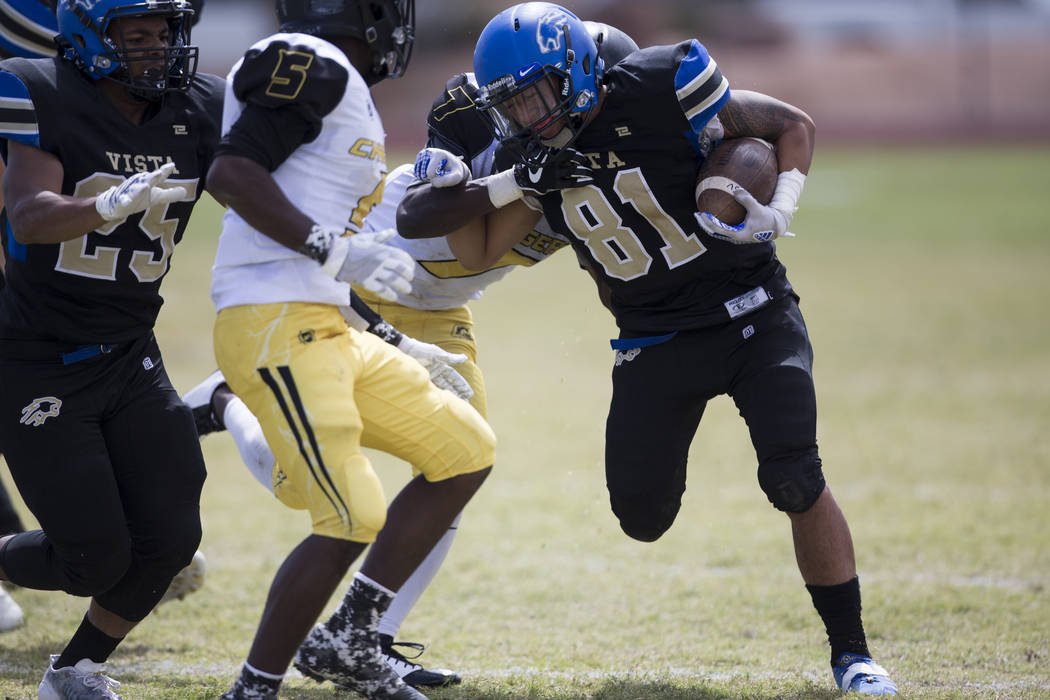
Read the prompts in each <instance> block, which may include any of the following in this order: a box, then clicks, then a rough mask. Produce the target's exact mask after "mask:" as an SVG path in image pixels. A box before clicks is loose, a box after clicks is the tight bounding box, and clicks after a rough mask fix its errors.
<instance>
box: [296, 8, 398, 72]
mask: <svg viewBox="0 0 1050 700" xmlns="http://www.w3.org/2000/svg"><path fill="white" fill-rule="evenodd" d="M277 21H278V23H279V24H280V25H281V31H282V32H300V33H303V34H312V35H314V36H319V37H332V38H335V37H351V38H354V39H360V40H361V41H363V42H365V43H366V44H368V48H369V49H371V51H372V66H371V68H370V69H369V70H368V72H367V73H365V74H364V75H363V76H362V77H363V78H364V79H365V82H366V83H368V84H369V85H375V84H376V83H378V82H379V81H381V80H385V79H386V78H400V77H401V76H402V75H404V73H405V70H406V69H407V68H408V61H409V59H410V58H411V57H412V44H413V42H414V41H415V25H416V3H415V0H277Z"/></svg>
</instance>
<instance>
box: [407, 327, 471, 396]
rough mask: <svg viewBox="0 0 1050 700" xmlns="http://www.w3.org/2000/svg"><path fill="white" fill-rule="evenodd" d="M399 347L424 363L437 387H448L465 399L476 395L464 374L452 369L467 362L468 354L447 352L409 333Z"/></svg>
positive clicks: (420, 362)
mask: <svg viewBox="0 0 1050 700" xmlns="http://www.w3.org/2000/svg"><path fill="white" fill-rule="evenodd" d="M397 347H398V349H399V350H401V352H403V353H405V354H406V355H408V356H410V357H414V358H416V360H418V361H419V364H421V365H423V368H424V369H426V371H427V372H429V373H430V381H432V382H434V385H435V386H437V388H439V389H448V390H449V391H451V392H452V393H453V394H455V395H456V396H458V397H459V398H461V399H463V400H464V401H469V400H470V397H471V396H473V395H474V390H473V389H471V388H470V384H468V383H467V380H466V379H464V378H463V375H461V374H460V373H459V372H457V371H456V370H454V369H452V365H461V364H463V363H464V362H466V361H467V356H466V355H462V354H459V353H451V352H445V351H444V350H442V349H441V348H439V347H438V346H437V345H432V344H431V343H424V342H422V341H419V340H416V339H415V338H409V337H408V336H407V335H406V336H402V338H401V340H400V342H398V344H397Z"/></svg>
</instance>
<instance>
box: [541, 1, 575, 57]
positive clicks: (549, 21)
mask: <svg viewBox="0 0 1050 700" xmlns="http://www.w3.org/2000/svg"><path fill="white" fill-rule="evenodd" d="M568 23H569V16H568V15H567V14H565V12H563V11H562V10H548V11H547V12H546V14H544V15H543V16H542V17H540V21H539V23H538V24H537V25H536V45H537V46H539V47H540V53H550V52H551V51H558V50H559V49H561V35H562V31H563V30H562V28H563V27H564V26H565V25H566V24H568Z"/></svg>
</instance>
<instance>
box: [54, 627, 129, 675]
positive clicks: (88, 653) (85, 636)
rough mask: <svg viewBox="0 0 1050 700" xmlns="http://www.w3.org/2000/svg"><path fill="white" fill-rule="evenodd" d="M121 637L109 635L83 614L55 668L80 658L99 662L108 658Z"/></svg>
mask: <svg viewBox="0 0 1050 700" xmlns="http://www.w3.org/2000/svg"><path fill="white" fill-rule="evenodd" d="M122 639H124V638H123V637H120V638H117V637H110V636H109V635H108V634H106V633H105V632H103V631H102V630H100V629H99V628H98V627H95V626H94V625H93V624H91V622H90V621H89V620H88V618H87V615H84V619H83V620H81V622H80V627H78V628H77V631H76V632H74V633H73V638H72V639H70V640H69V644H67V645H66V648H65V649H64V650H63V651H62V655H61V656H59V657H58V661H56V662H55V668H65V667H66V666H75V665H76V663H77V662H78V661H80V660H81V659H91V660H92V661H94V662H95V663H97V664H100V663H102V662H103V661H105V660H106V659H108V658H109V655H110V654H112V653H113V650H114V649H116V648H117V645H118V644H120V641H121V640H122Z"/></svg>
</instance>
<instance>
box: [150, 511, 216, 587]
mask: <svg viewBox="0 0 1050 700" xmlns="http://www.w3.org/2000/svg"><path fill="white" fill-rule="evenodd" d="M151 539H152V541H153V544H152V546H151V547H150V550H149V551H145V552H138V555H139V558H140V560H141V562H142V565H143V566H145V567H147V568H150V569H153V570H156V571H161V572H165V573H170V574H171V575H174V574H176V573H178V572H179V571H181V570H182V569H183V568H184V567H185V566H186V565H187V564H189V563H190V561H191V560H192V559H193V555H194V553H195V552H196V551H197V547H199V546H200V543H201V521H200V516H199V515H198V512H197V510H196V509H193V510H192V512H191V511H190V510H187V512H185V513H183V514H181V515H179V516H173V517H171V518H168V519H166V520H165V521H164V525H163V526H162V527H160V528H159V529H158V530H157V531H155V532H154V533H153V536H152V538H151Z"/></svg>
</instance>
